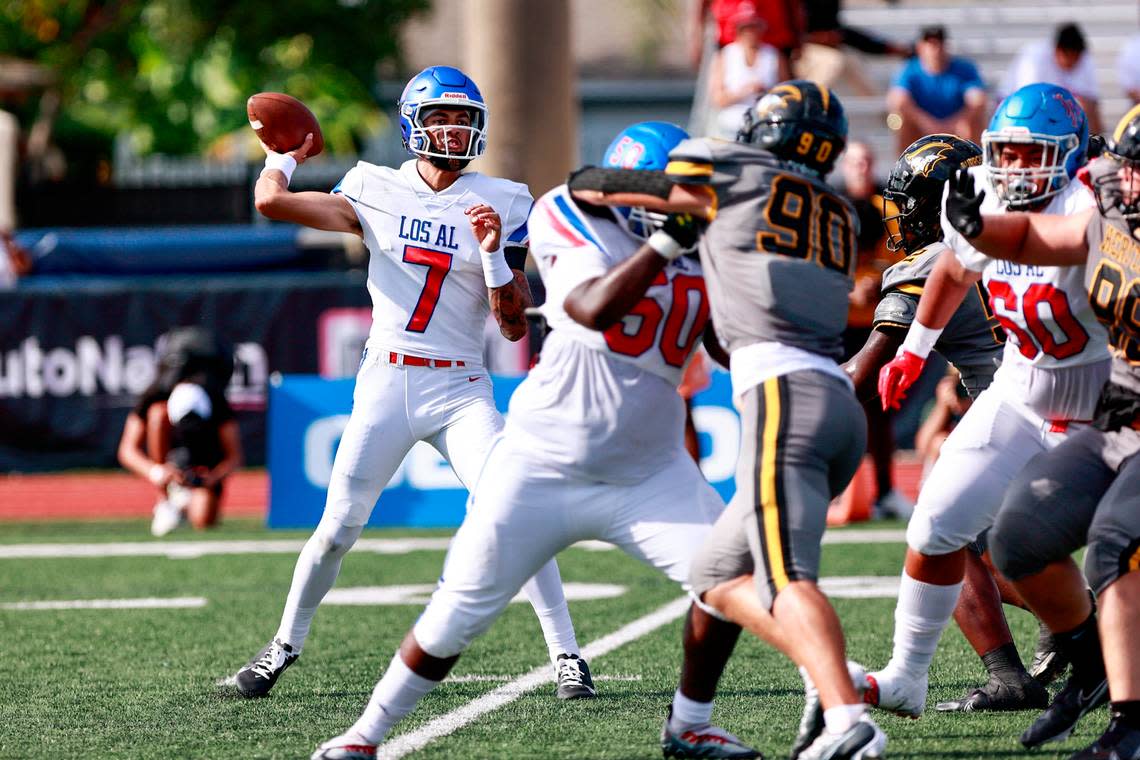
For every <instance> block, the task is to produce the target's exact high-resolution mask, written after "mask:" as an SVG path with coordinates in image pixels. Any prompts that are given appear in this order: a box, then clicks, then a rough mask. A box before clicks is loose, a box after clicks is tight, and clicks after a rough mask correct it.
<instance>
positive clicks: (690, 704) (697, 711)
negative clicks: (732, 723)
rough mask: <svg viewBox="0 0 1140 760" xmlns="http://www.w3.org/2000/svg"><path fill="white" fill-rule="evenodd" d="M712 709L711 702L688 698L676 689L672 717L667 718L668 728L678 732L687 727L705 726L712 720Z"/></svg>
mask: <svg viewBox="0 0 1140 760" xmlns="http://www.w3.org/2000/svg"><path fill="white" fill-rule="evenodd" d="M712 711H713V703H712V702H698V701H696V700H695V699H689V698H688V697H686V696H685V695H684V694H682V693H681V690H680V689H677V691H676V692H675V693H674V694H673V717H671V718H670V719H669V728H670V729H672V730H673V731H676V732H678V733H680V732H681V731H684V730H686V729H689V728H696V727H698V726H707V725H708V724H709V723H711V722H712Z"/></svg>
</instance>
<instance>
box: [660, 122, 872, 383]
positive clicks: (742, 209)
mask: <svg viewBox="0 0 1140 760" xmlns="http://www.w3.org/2000/svg"><path fill="white" fill-rule="evenodd" d="M809 147H810V146H809ZM669 159H670V161H669V165H668V166H667V167H666V168H665V173H666V174H667V175H668V176H669V179H671V180H673V181H674V182H677V183H678V184H685V185H690V186H703V187H704V188H705V189H706V190H707V192H708V194H709V199H710V201H711V202H712V203H713V205H714V206H715V208H716V218H715V219H714V220H713V222H712V224H711V225H710V226H709V229H708V231H707V232H706V233H705V235H704V238H703V239H702V240H701V263H702V264H703V265H704V274H705V280H706V282H707V283H708V289H709V297H710V299H711V301H712V310H713V322H714V323H715V324H716V329H717V335H718V337H719V338H720V340H721V342H722V343H723V344H724V345H725V346H727V348H728V350H729V351H730V352H732V351H736V350H737V349H739V348H743V347H745V346H749V345H753V344H758V343H779V344H782V345H784V346H791V347H794V348H798V349H802V350H805V351H808V352H811V353H813V354H818V355H822V356H824V357H829V358H831V359H835V360H838V359H840V358H842V353H843V345H842V338H841V336H842V333H843V329H844V328H845V327H846V326H847V294H848V293H849V292H850V291H851V287H852V273H853V271H854V267H855V236H856V234H858V231H859V221H858V217H857V216H856V215H855V211H854V209H853V208H852V207H851V204H850V203H848V202H847V201H846V200H845V199H843V198H841V197H840V196H839V195H837V194H836V193H835V191H834V190H833V189H832V188H831V187H829V186H828V185H827V184H826V183H824V182H823V181H821V180H819V179H815V178H813V177H809V176H807V175H806V174H804V173H801V172H799V171H796V170H795V167H794V166H792V165H791V164H788V163H784V162H781V161H780V160H779V159H777V158H776V157H775V156H773V155H772V154H771V153H769V152H768V151H765V150H762V149H760V148H758V147H756V146H753V145H747V144H743V143H736V142H726V141H724V140H717V139H710V138H702V139H693V140H685V141H684V142H682V143H681V144H680V145H678V146H677V147H676V148H674V149H673V150H672V151H671V152H670V154H669Z"/></svg>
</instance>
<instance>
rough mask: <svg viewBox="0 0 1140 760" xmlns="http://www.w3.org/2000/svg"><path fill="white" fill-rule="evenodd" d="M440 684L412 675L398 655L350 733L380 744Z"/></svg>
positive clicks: (374, 690)
mask: <svg viewBox="0 0 1140 760" xmlns="http://www.w3.org/2000/svg"><path fill="white" fill-rule="evenodd" d="M438 684H439V681H432V680H431V679H430V678H424V677H423V676H420V675H416V674H415V673H414V672H412V669H411V668H409V667H408V666H407V665H405V664H404V661H403V660H402V659H400V653H399V652H397V653H396V656H395V657H393V658H392V662H391V663H390V664H389V665H388V669H387V670H386V671H384V675H383V676H382V677H381V678H380V681H379V682H378V683H377V684H376V688H375V689H373V690H372V697H371V698H370V699H369V700H368V706H367V707H365V708H364V713H363V714H362V715H361V716H360V717H359V718H357V719H356V723H354V724H352V728H351V729H349V730H350V731H355V732H357V733H358V734H360V735H361V736H362V737H363V738H364V739H366V740H367V741H368V743H369V744H379V743H380V742H382V741H383V740H384V737H385V736H387V735H388V732H389V731H390V730H392V726H394V725H396V723H398V722H399V720H400V718H403V717H404V716H405V715H407V714H408V713H410V712H411V711H412V710H414V709H415V708H416V705H417V704H419V701H420V698H421V697H423V696H424V695H425V694H427V693H428V692H429V691H431V690H432V689H434V688H435V687H436V686H437V685H438Z"/></svg>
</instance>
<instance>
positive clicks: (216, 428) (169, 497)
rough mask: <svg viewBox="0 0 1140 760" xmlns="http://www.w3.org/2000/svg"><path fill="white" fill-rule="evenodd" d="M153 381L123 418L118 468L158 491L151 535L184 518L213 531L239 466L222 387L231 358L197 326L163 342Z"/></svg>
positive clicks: (234, 423) (234, 426) (234, 432)
mask: <svg viewBox="0 0 1140 760" xmlns="http://www.w3.org/2000/svg"><path fill="white" fill-rule="evenodd" d="M164 345H165V347H164V348H163V350H162V354H161V358H160V360H159V368H158V376H157V377H156V379H155V381H154V382H153V383H152V384H151V386H150V387H149V388H148V389H147V390H146V391H144V392H143V394H142V396H141V397H140V398H139V400H138V403H137V404H136V405H135V408H134V410H133V411H132V412H131V413H130V415H128V417H127V422H126V425H125V426H124V427H123V435H122V438H121V439H120V441H119V462H120V463H121V464H122V465H123V467H125V468H126V469H127V470H129V471H131V472H133V473H134V474H136V475H138V476H139V477H141V478H144V479H145V480H147V481H148V482H150V484H151V485H153V486H154V487H155V488H156V489H157V490H158V499H157V501H156V503H155V507H154V519H153V520H152V521H151V533H153V534H154V535H155V536H164V535H166V534H167V533H169V532H170V531H172V530H174V529H175V528H176V527H178V525H179V524H180V523H181V522H182V520H183V519H184V518H185V517H186V516H188V517H189V519H190V522H191V524H193V526H194V527H195V528H198V529H203V528H208V527H210V526H211V525H214V524H215V523H216V522H217V520H218V511H219V505H220V501H221V495H222V484H223V482H224V481H225V479H226V477H227V476H228V475H229V474H230V473H232V472H233V471H234V470H235V469H236V468H237V467H238V466H240V465H241V461H242V450H241V438H240V435H239V432H238V426H237V421H236V420H235V419H234V413H233V410H232V409H231V408H230V406H229V403H228V402H227V401H226V397H225V392H224V391H225V387H226V385H227V384H228V383H229V379H230V375H231V374H232V373H233V354H232V352H230V350H229V349H228V347H226V346H224V345H222V344H221V343H220V342H219V341H218V340H217V339H216V338H215V337H214V336H213V335H212V334H210V333H209V332H208V331H206V330H202V329H200V328H180V329H178V330H175V331H172V332H171V333H170V334H169V335H167V336H166V338H165V341H164Z"/></svg>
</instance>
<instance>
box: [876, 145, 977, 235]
mask: <svg viewBox="0 0 1140 760" xmlns="http://www.w3.org/2000/svg"><path fill="white" fill-rule="evenodd" d="M981 162H982V149H981V148H980V147H979V146H978V145H976V144H974V143H972V142H970V141H969V140H963V139H962V138H961V137H958V136H957V135H947V134H939V135H927V136H926V137H920V138H919V139H917V140H915V141H914V142H913V143H911V144H910V146H909V147H908V148H907V149H906V150H904V151H903V153H902V155H901V156H899V160H898V161H896V162H895V165H894V167H893V168H892V169H891V175H890V177H888V178H887V188H886V190H884V191H883V201H884V203H883V226H884V227H886V229H887V248H888V249H889V250H892V251H905V252H906V253H913V252H915V251H917V250H918V249H920V248H922V247H923V246H926V245H930V244H931V243H933V242H935V241H938V240H941V239H942V190H943V187H944V185H945V184H946V180H948V179H950V174H951V172H953V171H954V170H955V169H965V168H967V167H970V166H977V165H978V164H980V163H981Z"/></svg>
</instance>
